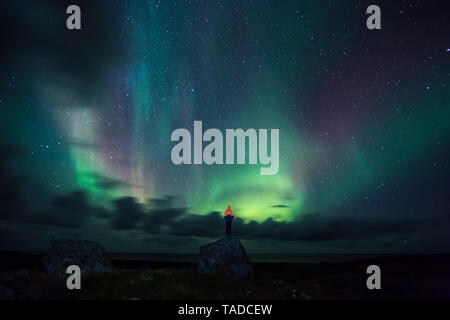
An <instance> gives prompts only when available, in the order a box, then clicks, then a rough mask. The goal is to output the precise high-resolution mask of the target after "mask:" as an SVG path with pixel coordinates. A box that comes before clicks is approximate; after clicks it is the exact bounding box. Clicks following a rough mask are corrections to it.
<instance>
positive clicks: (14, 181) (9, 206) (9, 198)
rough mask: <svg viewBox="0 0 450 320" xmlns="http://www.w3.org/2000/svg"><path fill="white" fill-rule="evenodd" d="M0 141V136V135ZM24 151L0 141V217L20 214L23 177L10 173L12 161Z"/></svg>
mask: <svg viewBox="0 0 450 320" xmlns="http://www.w3.org/2000/svg"><path fill="white" fill-rule="evenodd" d="M0 141H1V136H0ZM24 153H25V151H24V150H23V149H21V148H19V147H17V146H15V145H12V144H8V143H3V142H0V219H10V218H13V217H15V216H18V215H20V214H21V213H22V212H23V210H24V207H23V202H22V201H21V196H22V186H23V184H24V182H25V181H24V179H23V178H22V177H18V176H16V175H14V174H12V170H11V168H12V163H13V162H14V160H15V159H16V157H17V156H21V155H23V154H24Z"/></svg>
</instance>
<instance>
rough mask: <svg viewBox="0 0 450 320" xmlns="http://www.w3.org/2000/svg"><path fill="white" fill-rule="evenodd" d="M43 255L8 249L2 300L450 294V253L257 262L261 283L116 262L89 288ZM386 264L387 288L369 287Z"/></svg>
mask: <svg viewBox="0 0 450 320" xmlns="http://www.w3.org/2000/svg"><path fill="white" fill-rule="evenodd" d="M41 257H42V256H40V255H32V254H26V253H21V252H13V251H2V252H0V269H1V270H0V299H5V297H8V296H14V298H17V299H227V300H228V299H307V300H308V299H450V256H449V255H447V254H442V255H434V256H432V255H421V256H398V257H395V256H394V257H387V258H378V259H376V258H375V259H367V260H358V261H353V262H340V263H255V264H254V270H255V277H254V279H253V280H247V281H245V280H231V279H217V278H214V277H207V276H199V275H198V273H197V264H195V263H178V262H153V261H152V262H145V261H125V260H113V261H112V264H113V267H114V270H113V272H111V273H108V274H92V275H84V276H82V282H81V285H82V289H81V290H72V291H70V290H68V289H67V288H66V285H65V278H57V277H52V276H47V275H45V274H44V273H42V272H41V270H40V267H39V261H40V259H41ZM371 264H376V265H378V266H380V268H381V286H382V289H381V290H372V291H370V290H368V289H367V287H366V279H367V277H368V275H367V274H366V272H365V271H366V268H367V266H369V265H371Z"/></svg>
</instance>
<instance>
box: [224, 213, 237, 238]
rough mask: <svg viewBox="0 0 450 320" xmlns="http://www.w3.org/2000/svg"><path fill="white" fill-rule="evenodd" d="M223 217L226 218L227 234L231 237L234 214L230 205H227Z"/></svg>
mask: <svg viewBox="0 0 450 320" xmlns="http://www.w3.org/2000/svg"><path fill="white" fill-rule="evenodd" d="M223 218H224V219H225V235H226V236H227V238H228V237H231V222H233V218H234V214H233V211H232V210H231V208H230V206H228V207H227V210H225V212H224V213H223Z"/></svg>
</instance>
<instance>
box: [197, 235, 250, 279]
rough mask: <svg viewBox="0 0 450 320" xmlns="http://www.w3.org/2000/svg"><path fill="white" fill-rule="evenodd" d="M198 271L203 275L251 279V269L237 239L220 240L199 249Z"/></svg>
mask: <svg viewBox="0 0 450 320" xmlns="http://www.w3.org/2000/svg"><path fill="white" fill-rule="evenodd" d="M198 271H199V273H200V274H203V275H214V276H219V277H231V278H252V277H253V267H252V265H251V263H250V260H249V258H248V256H247V253H246V252H245V249H244V247H243V246H242V244H241V242H240V241H239V239H237V238H234V237H231V238H226V237H225V238H221V239H219V240H218V241H216V242H212V243H209V244H207V245H204V246H203V247H201V248H200V261H199V265H198Z"/></svg>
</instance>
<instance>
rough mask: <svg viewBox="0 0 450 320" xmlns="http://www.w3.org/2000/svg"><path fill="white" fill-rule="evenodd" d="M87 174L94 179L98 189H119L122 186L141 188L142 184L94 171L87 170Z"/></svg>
mask: <svg viewBox="0 0 450 320" xmlns="http://www.w3.org/2000/svg"><path fill="white" fill-rule="evenodd" d="M88 175H89V176H90V177H91V178H92V179H93V180H94V181H95V185H96V186H97V187H98V188H100V189H119V188H124V187H134V188H142V186H138V185H135V184H131V183H128V182H126V181H122V180H119V179H114V178H110V177H107V176H104V175H101V174H98V173H95V172H89V173H88Z"/></svg>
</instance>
